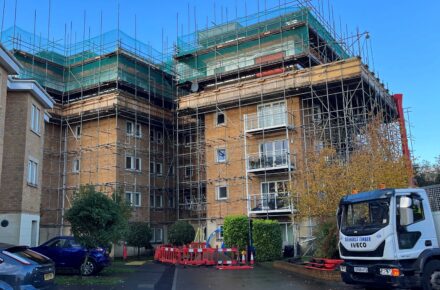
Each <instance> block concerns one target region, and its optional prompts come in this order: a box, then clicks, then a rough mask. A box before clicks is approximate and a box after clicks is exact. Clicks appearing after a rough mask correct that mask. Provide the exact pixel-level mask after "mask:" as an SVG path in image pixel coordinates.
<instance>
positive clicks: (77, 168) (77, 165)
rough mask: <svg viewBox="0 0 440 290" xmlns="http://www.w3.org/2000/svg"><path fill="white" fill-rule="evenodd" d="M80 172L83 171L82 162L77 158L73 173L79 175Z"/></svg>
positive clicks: (74, 162)
mask: <svg viewBox="0 0 440 290" xmlns="http://www.w3.org/2000/svg"><path fill="white" fill-rule="evenodd" d="M80 171H81V160H79V158H75V159H73V164H72V172H73V173H79V172H80Z"/></svg>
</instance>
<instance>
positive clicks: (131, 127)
mask: <svg viewBox="0 0 440 290" xmlns="http://www.w3.org/2000/svg"><path fill="white" fill-rule="evenodd" d="M135 129H136V130H135ZM126 132H127V135H128V136H133V135H134V136H135V137H138V138H140V137H142V127H141V124H137V123H136V125H135V124H134V123H133V122H131V121H127V122H126Z"/></svg>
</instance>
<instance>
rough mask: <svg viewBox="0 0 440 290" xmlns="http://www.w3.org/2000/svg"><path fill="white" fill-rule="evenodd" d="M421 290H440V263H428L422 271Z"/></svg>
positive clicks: (433, 261) (435, 261)
mask: <svg viewBox="0 0 440 290" xmlns="http://www.w3.org/2000/svg"><path fill="white" fill-rule="evenodd" d="M422 285H423V290H431V289H440V261H437V260H432V261H429V262H428V263H427V264H426V266H425V268H424V269H423V276H422Z"/></svg>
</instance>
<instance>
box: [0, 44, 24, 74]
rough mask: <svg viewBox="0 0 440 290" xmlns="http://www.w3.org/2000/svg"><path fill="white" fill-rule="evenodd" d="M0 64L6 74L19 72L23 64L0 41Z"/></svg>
mask: <svg viewBox="0 0 440 290" xmlns="http://www.w3.org/2000/svg"><path fill="white" fill-rule="evenodd" d="M0 64H1V66H3V67H4V68H5V69H6V71H7V72H8V74H10V75H18V74H20V71H21V69H22V68H23V66H22V65H21V63H20V62H19V61H18V60H17V59H16V58H15V57H14V56H13V55H12V54H11V53H10V52H9V51H8V50H7V49H6V48H5V47H4V46H3V45H2V44H1V43H0Z"/></svg>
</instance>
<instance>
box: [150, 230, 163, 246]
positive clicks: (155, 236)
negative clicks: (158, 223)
mask: <svg viewBox="0 0 440 290" xmlns="http://www.w3.org/2000/svg"><path fill="white" fill-rule="evenodd" d="M151 233H152V237H151V240H150V242H151V243H161V242H162V241H163V230H162V229H161V228H151Z"/></svg>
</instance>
